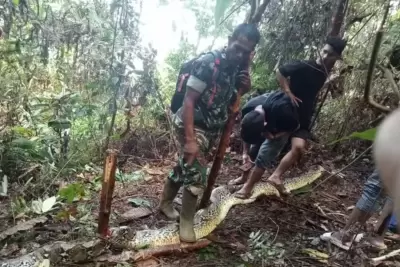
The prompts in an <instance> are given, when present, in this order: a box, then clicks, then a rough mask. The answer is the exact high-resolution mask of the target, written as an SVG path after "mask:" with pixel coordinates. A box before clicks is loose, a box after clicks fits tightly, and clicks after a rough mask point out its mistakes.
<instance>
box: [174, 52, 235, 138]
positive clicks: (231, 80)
mask: <svg viewBox="0 0 400 267" xmlns="http://www.w3.org/2000/svg"><path fill="white" fill-rule="evenodd" d="M219 52H220V53H221V57H220V66H219V67H218V76H217V80H216V84H217V86H216V87H215V89H216V90H215V89H214V87H213V86H212V85H211V81H212V75H213V71H214V65H215V58H214V55H213V54H211V53H207V54H204V55H202V56H201V57H199V58H198V59H197V60H196V61H195V63H194V66H193V69H192V71H191V74H190V76H189V79H188V81H187V86H190V87H191V88H193V89H194V90H196V91H197V92H199V93H200V94H201V96H200V98H199V99H198V101H197V103H196V106H195V110H194V126H195V127H199V128H201V129H204V130H206V131H219V130H221V128H222V127H223V126H224V124H225V123H226V121H227V119H228V107H229V104H230V103H231V100H232V99H233V96H234V95H236V88H235V79H236V75H237V73H238V68H232V67H229V66H228V62H227V59H226V53H225V50H222V51H219ZM182 111H183V106H182V107H181V108H180V109H179V110H178V111H177V112H176V113H175V115H176V118H174V120H173V121H174V122H175V124H177V125H176V126H178V127H183V122H182Z"/></svg>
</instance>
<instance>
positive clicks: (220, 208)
mask: <svg viewBox="0 0 400 267" xmlns="http://www.w3.org/2000/svg"><path fill="white" fill-rule="evenodd" d="M323 173H324V169H323V168H322V167H320V166H319V167H318V169H317V170H314V171H311V170H310V171H309V172H307V173H306V174H304V175H302V176H300V177H297V178H293V179H287V180H286V181H285V186H286V188H287V189H288V190H289V191H293V190H297V189H299V188H301V187H304V186H306V185H309V184H311V183H313V182H314V181H315V180H317V179H319V178H320V177H321V176H322V174H323ZM262 195H264V196H272V195H276V196H279V192H278V191H277V190H276V189H275V188H274V187H273V186H271V185H270V184H268V183H258V184H257V185H256V186H255V187H254V189H253V192H252V195H251V196H250V198H248V199H240V198H236V197H235V196H234V195H233V194H231V193H230V191H229V190H228V188H227V187H226V186H221V187H217V188H215V189H214V190H213V192H212V194H211V205H210V206H208V207H207V208H205V209H203V210H199V211H198V212H197V213H196V215H195V226H194V230H195V233H196V238H197V239H201V238H203V237H206V236H207V235H208V234H210V233H211V232H212V231H214V229H215V228H216V227H217V226H218V225H219V224H220V223H221V222H222V221H223V220H224V219H225V217H226V215H227V214H228V212H229V210H230V209H231V208H232V207H233V206H235V205H240V204H249V203H252V202H254V201H255V200H256V199H257V198H258V197H259V196H262ZM117 235H118V234H117ZM122 243H124V247H126V248H129V249H135V250H138V249H141V248H145V247H146V248H157V247H161V246H165V245H176V244H179V243H180V240H179V229H178V224H172V225H168V226H166V227H164V228H161V229H156V230H144V231H139V232H136V235H135V238H134V239H133V240H132V239H131V240H129V241H122ZM48 249H50V250H51V246H49V248H48ZM49 253H50V251H47V252H45V251H44V250H43V251H41V250H40V249H39V250H38V251H34V252H31V253H29V254H26V255H24V256H21V257H19V258H14V259H8V260H6V261H2V260H0V267H38V266H41V265H40V262H42V260H43V259H44V258H45V257H44V255H45V254H47V255H48V254H49ZM50 266H53V265H50Z"/></svg>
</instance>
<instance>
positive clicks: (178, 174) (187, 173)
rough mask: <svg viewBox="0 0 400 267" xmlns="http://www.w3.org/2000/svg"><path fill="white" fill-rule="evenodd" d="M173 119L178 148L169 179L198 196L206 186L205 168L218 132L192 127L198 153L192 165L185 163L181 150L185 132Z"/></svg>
mask: <svg viewBox="0 0 400 267" xmlns="http://www.w3.org/2000/svg"><path fill="white" fill-rule="evenodd" d="M176 120H179V119H177V118H174V117H173V125H174V137H175V140H176V141H177V145H178V146H179V157H178V162H177V164H176V165H175V167H174V168H173V170H172V171H171V172H170V174H169V177H168V178H169V179H171V180H172V181H173V182H175V183H180V184H182V185H183V186H184V187H185V188H187V189H188V190H190V191H191V192H192V193H193V194H195V195H198V194H200V192H201V191H202V190H203V189H204V188H205V186H206V185H207V176H208V172H209V168H208V167H207V165H208V163H209V162H210V159H211V160H212V158H213V155H212V153H211V150H212V148H213V146H214V145H215V144H217V143H218V140H219V138H220V132H215V131H214V132H209V131H205V130H203V129H200V128H198V127H194V131H195V137H196V142H197V145H198V148H199V153H198V155H197V157H196V159H195V160H194V161H193V163H192V165H190V166H189V165H188V164H187V163H185V160H184V158H183V156H184V155H183V148H184V145H185V132H184V128H183V124H182V123H181V122H179V121H178V122H177V121H176Z"/></svg>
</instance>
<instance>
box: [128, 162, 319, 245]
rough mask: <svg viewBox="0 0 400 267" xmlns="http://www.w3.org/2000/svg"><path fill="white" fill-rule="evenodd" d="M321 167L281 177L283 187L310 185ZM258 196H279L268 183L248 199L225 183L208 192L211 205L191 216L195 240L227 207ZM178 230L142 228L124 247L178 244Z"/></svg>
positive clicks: (172, 227)
mask: <svg viewBox="0 0 400 267" xmlns="http://www.w3.org/2000/svg"><path fill="white" fill-rule="evenodd" d="M323 173H324V169H323V168H322V167H321V166H319V167H318V169H317V170H314V171H309V172H307V173H306V174H304V175H302V176H300V177H296V178H292V179H286V180H285V187H286V188H287V190H288V191H293V190H297V189H299V188H301V187H304V186H306V185H309V184H311V183H312V182H314V181H315V180H317V179H318V178H320V177H321V176H322V174H323ZM261 195H264V196H272V195H276V196H279V191H278V190H277V189H275V187H273V186H272V185H271V184H269V183H258V184H256V186H255V187H254V189H253V192H252V194H251V196H250V197H249V198H248V199H241V198H237V197H235V196H234V195H233V194H232V193H230V191H229V190H228V188H227V187H226V186H220V187H217V188H215V189H214V190H213V192H212V194H211V199H210V200H211V205H209V206H208V207H207V208H205V209H201V210H199V211H197V213H196V215H195V218H194V232H195V234H196V239H197V240H198V239H201V238H203V237H206V236H207V235H209V234H210V233H211V232H212V231H214V229H215V228H216V227H217V226H218V225H219V224H220V223H221V222H222V221H223V220H224V219H225V217H226V215H227V214H228V212H229V210H230V209H231V208H232V207H233V206H236V205H239V204H249V203H252V202H254V201H255V200H256V199H257V198H258V197H260V196H261ZM179 243H180V240H179V229H178V225H177V224H173V225H168V226H166V227H164V228H161V229H156V230H143V231H139V232H137V233H136V236H135V239H134V240H133V241H130V242H128V244H127V245H128V247H130V248H135V249H140V248H143V247H148V248H155V247H159V246H165V245H172V244H179Z"/></svg>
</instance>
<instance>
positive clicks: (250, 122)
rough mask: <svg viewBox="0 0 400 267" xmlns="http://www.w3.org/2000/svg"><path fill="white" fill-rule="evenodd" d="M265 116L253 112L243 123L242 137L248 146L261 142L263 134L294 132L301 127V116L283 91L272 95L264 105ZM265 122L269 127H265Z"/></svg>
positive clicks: (245, 117) (244, 118)
mask: <svg viewBox="0 0 400 267" xmlns="http://www.w3.org/2000/svg"><path fill="white" fill-rule="evenodd" d="M262 108H263V110H264V112H265V115H263V114H261V113H259V112H257V111H255V110H252V111H250V112H249V113H247V114H246V115H245V116H244V117H243V119H242V123H241V129H240V136H241V138H242V139H243V141H244V142H246V143H248V144H256V143H257V142H259V141H260V140H261V138H262V137H261V133H263V132H270V133H271V134H277V133H279V132H293V131H295V130H296V129H297V128H298V126H299V115H298V112H297V109H296V107H295V106H294V105H293V104H292V102H291V100H290V98H289V97H288V96H287V95H286V94H285V93H284V92H282V91H276V92H273V93H271V94H270V95H269V96H268V98H267V99H266V100H265V102H264V103H263V104H262ZM264 121H266V122H267V125H264Z"/></svg>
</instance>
